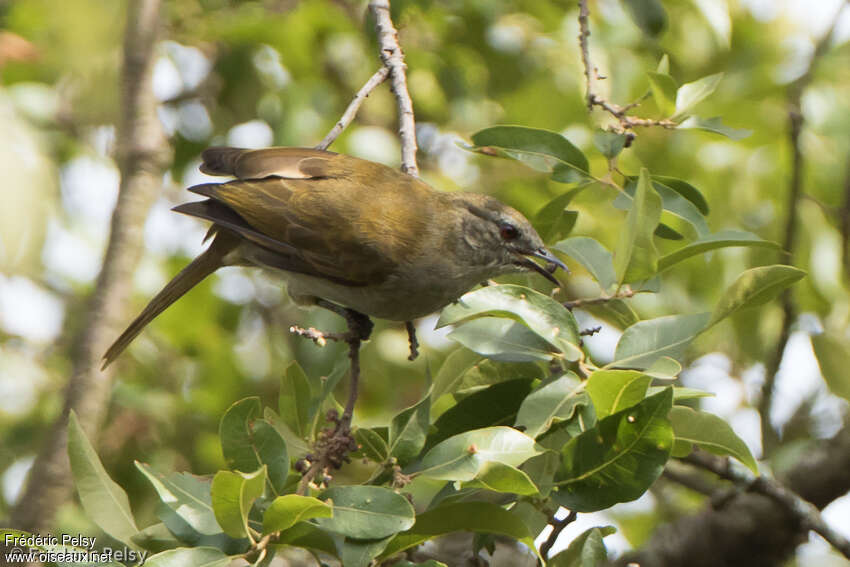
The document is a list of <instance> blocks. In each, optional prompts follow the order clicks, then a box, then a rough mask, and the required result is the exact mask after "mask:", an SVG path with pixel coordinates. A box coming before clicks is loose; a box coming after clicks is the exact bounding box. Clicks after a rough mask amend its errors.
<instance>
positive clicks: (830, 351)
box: [811, 333, 850, 401]
mask: <svg viewBox="0 0 850 567" xmlns="http://www.w3.org/2000/svg"><path fill="white" fill-rule="evenodd" d="M811 339H812V347H813V348H814V350H815V356H816V357H817V360H818V365H820V372H821V374H822V375H823V379H824V380H825V381H826V385H827V386H828V387H829V389H830V391H831V392H832V393H833V394H835V395H836V396H841V397H842V398H844V399H845V400H847V401H850V344H848V343H847V341H844V340H841V339H839V338H838V337H836V336H832V335H830V334H827V333H822V334H820V335H812V336H811Z"/></svg>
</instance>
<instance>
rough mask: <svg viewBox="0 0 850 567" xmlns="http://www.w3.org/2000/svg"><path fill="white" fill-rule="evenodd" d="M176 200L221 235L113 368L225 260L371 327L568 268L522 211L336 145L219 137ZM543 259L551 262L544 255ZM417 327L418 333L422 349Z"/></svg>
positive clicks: (173, 285)
mask: <svg viewBox="0 0 850 567" xmlns="http://www.w3.org/2000/svg"><path fill="white" fill-rule="evenodd" d="M201 157H202V160H203V163H202V165H201V166H200V170H201V171H202V172H204V173H206V174H208V175H213V176H228V177H231V178H232V179H230V180H227V181H223V182H221V183H203V184H200V185H194V186H192V187H189V188H188V190H189V191H191V192H192V193H195V194H198V195H201V196H203V197H205V199H204V200H201V201H193V202H188V203H184V204H181V205H178V206H176V207H174V208H173V210H174V211H176V212H178V213H183V214H186V215H189V216H192V217H197V218H199V219H203V220H205V221H209V222H211V223H212V225H211V226H210V228H209V231H208V232H207V235H206V237H205V241H206V240H208V239H209V240H211V243H210V245H209V246H208V247H207V248H206V250H205V251H204V252H202V253H201V254H200V255H199V256H198V257H197V258H195V259H194V260H193V261H192V262H191V263H190V264H188V265H187V266H186V267H185V268H183V270H181V271H180V272H179V273H178V274H177V275H176V276H174V278H173V279H172V280H171V281H169V282H168V283H167V284H166V285H165V287H163V289H162V290H161V291H160V292H159V293H157V294H156V295H155V296H154V297H153V299H151V300H150V302H149V303H148V305H147V306H146V307H145V308H144V309H143V310H142V312H141V313H140V314H139V315H138V316H137V317H136V318H135V319H134V320H133V321H132V322H131V323H130V324H129V326H128V327H127V328H126V330H125V331H124V332H123V333H122V334H121V335H120V336H119V337H118V338H117V339H116V340H115V342H114V343H112V346H110V347H109V349H108V350H107V351H106V353H105V354H104V357H103V368H104V369H105V368H106V367H107V366H108V365H109V364H111V363H112V362H113V361H114V360H115V359H116V358H117V357H118V355H120V354H121V353H122V352H123V351H124V350H125V349H126V348H127V346H128V345H129V344H130V343H131V342H132V341H133V340H134V339H135V338H136V337H137V336H138V334H139V333H140V332H141V331H142V329H144V328H145V326H147V325H148V323H150V322H151V321H152V320H153V319H154V318H155V317H157V316H158V315H159V314H160V313H162V312H163V311H164V310H165V309H166V308H167V307H168V306H169V305H171V304H172V303H174V302H175V301H177V300H178V299H179V298H180V297H182V296H183V294H185V293H186V292H187V291H189V290H190V289H191V288H192V287H194V286H195V285H197V284H198V283H200V282H201V281H202V280H203V279H204V278H206V277H207V276H209V275H210V274H212V273H213V272H215V271H216V270H218V269H219V268H221V267H224V266H234V265H235V266H254V267H261V268H266V269H269V270H272V271H273V272H275V273H276V274H278V275H280V276H281V278H282V279H283V280H284V281H285V282H286V284H287V291H288V293H289V295H290V297H291V298H292V299H293V300H294V301H295V303H297V304H299V305H318V306H320V307H324V308H327V309H330V310H332V311H334V312H336V313H338V314H340V315H342V316H343V317H345V318H346V320H347V321H348V322H349V326H350V327H352V328H357V329H359V332H360V333H361V335H362V337H361V338H364V339H365V338H368V335H369V332H370V331H371V318H372V317H375V318H379V319H387V320H390V321H403V322H406V324H407V325H408V330H409V331H411V330H412V324H411V323H410V321H412V320H414V319H418V318H420V317H423V316H426V315H429V314H431V313H434V312H436V311H438V310H440V309H442V308H443V307H445V306H446V305H448V304H450V303H452V302H454V301H456V300H457V299H458V298H459V297H460V296H461V295H463V294H464V293H466V292H467V291H469V290H470V289H472V288H473V287H475V286H476V285H478V284H479V283H481V282H483V281H486V280H488V279H491V278H494V277H496V276H499V275H502V274H507V273H515V272H524V271H526V272H527V271H534V272H536V273H539V274H541V275H542V276H544V277H545V278H547V279H548V280H550V281H551V282H553V283H554V284H555V285H558V280H557V279H556V278H555V277H554V275H553V272H555V271H556V269H557V268H561V269H563V270H567V267H566V265H565V264H564V263H563V262H562V261H561V260H560V259H558V258H557V257H556V256H554V255H553V254H552V253H551V252H550V251H549V250H548V249H547V248H546V247H545V245H544V243H543V240H542V239H541V238H540V236H539V235H538V234H537V232H536V231H535V230H534V228H533V227H532V225H531V223H530V222H529V221H528V220H527V219H526V218H525V217H524V216H523V215H522V214H521V213H520V212H518V211H517V210H515V209H513V208H511V207H509V206H507V205H505V204H503V203H501V202H500V201H499V200H497V199H495V198H493V197H490V196H488V195H485V194H481V193H472V192H441V191H437V190H436V189H433V188H432V187H431V186H429V185H428V184H426V183H425V182H424V181H422V180H421V179H419V178H417V177H414V176H411V175H408V174H407V173H404V172H402V171H400V170H397V169H395V168H392V167H389V166H386V165H383V164H380V163H376V162H373V161H368V160H364V159H360V158H356V157H352V156H349V155H345V154H341V153H335V152H331V151H326V150H318V149H311V148H295V147H273V148H263V149H243V148H231V147H213V148H209V149H206V150H205V151H204V152H203V153H202V156H201ZM535 258H536V259H539V260H542V261H543V262H544V265H540V264H538V263H537V262H535V261H534V260H533V259H535ZM414 340H415V337H414V336H413V335H411V347H412V348H413V344H414Z"/></svg>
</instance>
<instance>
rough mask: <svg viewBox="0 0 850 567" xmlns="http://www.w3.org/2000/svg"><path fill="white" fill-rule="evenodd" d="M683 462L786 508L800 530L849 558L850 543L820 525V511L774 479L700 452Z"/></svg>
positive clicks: (827, 527)
mask: <svg viewBox="0 0 850 567" xmlns="http://www.w3.org/2000/svg"><path fill="white" fill-rule="evenodd" d="M683 460H684V461H685V462H687V463H690V464H692V465H694V466H697V467H700V468H703V469H706V470H709V471H711V472H713V473H714V474H716V475H717V476H719V477H721V478H724V479H726V480H729V481H732V482H733V483H735V484H736V485H737V486H739V487H742V488H745V489H747V490H749V491H751V492H756V493H758V494H762V495H764V496H767V497H768V498H770V499H771V500H773V501H775V502H777V503H778V504H780V505H781V506H783V507H784V508H786V509H787V510H788V512H790V513H791V514H792V515H793V516H794V517H795V518H796V519H797V520H798V521H799V522H800V524H801V525H802V526H803V527H805V528H808V529H810V530H812V531H813V532H815V533H817V534H818V535H820V536H821V537H822V538H824V539H825V540H826V541H828V542H829V543H830V544H832V546H833V547H835V549H837V550H838V551H840V552H841V553H842V554H843V555H844V556H845V557H847V558H848V559H850V541H848V540H847V539H846V538H845V537H844V536H842V535H841V534H840V533H838V532H836V531H835V530H833V529H832V528H831V527H830V526H829V525H827V523H826V522H824V520H823V517H822V516H821V514H820V511H819V510H818V509H817V507H815V505H814V504H812V503H811V502H808V501H806V500H804V499H803V498H801V497H800V496H799V495H797V494H796V493H794V492H793V491H791V490H789V489H788V488H786V487H785V486H783V485H782V484H780V483H779V482H778V481H776V480H775V479H772V478H768V477H766V476H754V475H752V474H751V473H749V472H747V471H745V470H744V469H739V468H733V467H731V466H729V459H726V458H723V457H717V456H714V455H709V454H707V453H704V452H699V451H697V452H694V453H691V454H690V455H688V456H687V457H685V458H684V459H683Z"/></svg>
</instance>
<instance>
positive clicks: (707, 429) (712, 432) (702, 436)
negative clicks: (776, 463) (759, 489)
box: [667, 406, 759, 475]
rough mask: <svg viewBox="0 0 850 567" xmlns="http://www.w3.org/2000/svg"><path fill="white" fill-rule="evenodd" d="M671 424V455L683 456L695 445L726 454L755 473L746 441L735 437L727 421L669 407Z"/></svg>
mask: <svg viewBox="0 0 850 567" xmlns="http://www.w3.org/2000/svg"><path fill="white" fill-rule="evenodd" d="M667 417H668V418H669V419H670V423H671V424H672V426H673V435H674V438H675V444H676V445H675V447H674V451H673V452H674V455H676V456H684V455H687V454H688V453H690V452H691V445H692V444H697V445H699V446H700V447H702V448H703V449H705V450H706V451H710V452H712V453H714V454H716V455H729V456H731V457H734V458H736V459H738V460H739V461H741V463H743V464H744V465H746V467H747V468H748V469H750V470H751V471H753V474H755V475H758V474H759V469H758V464H756V460H755V459H754V458H753V455H752V453H750V449H749V447H747V444H746V443H744V441H743V440H741V438H740V437H738V436H737V435H736V434H735V432H734V431H733V430H732V428H731V427H730V426H729V424H728V423H726V422H725V421H723V420H722V419H720V418H719V417H717V416H716V415H712V414H710V413H706V412H703V411H697V410H694V409H691V408H688V407H684V406H673V407H672V408H671V409H670V413H668V414H667Z"/></svg>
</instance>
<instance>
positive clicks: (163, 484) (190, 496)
mask: <svg viewBox="0 0 850 567" xmlns="http://www.w3.org/2000/svg"><path fill="white" fill-rule="evenodd" d="M136 468H137V469H139V471H141V473H142V474H143V475H145V477H146V478H147V479H148V481H149V482H150V483H151V485H153V487H154V490H156V493H157V496H159V499H160V501H162V503H163V504H164V505H165V506H168V507H169V508H170V509H171V510H173V511H174V513H175V514H177V515H178V516H179V517H180V518H181V519H183V521H185V522H186V523H187V524H188V525H189V526H191V528H192V529H193V530H195V531H196V532H198V533H199V534H206V535H213V534H217V533H221V527H220V526H219V525H218V522H217V521H216V519H215V514H214V512H213V508H212V499H211V496H210V489H211V484H210V481H209V480H206V479H202V478H199V477H196V476H193V475H191V474H189V473H171V474H170V475H168V476H167V477H166V476H164V475H161V474H159V473H157V472H155V471H154V470H153V469H151V468H150V466H148V465H146V464H145V463H140V462H139V461H136Z"/></svg>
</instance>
